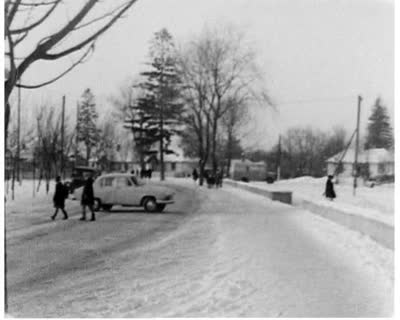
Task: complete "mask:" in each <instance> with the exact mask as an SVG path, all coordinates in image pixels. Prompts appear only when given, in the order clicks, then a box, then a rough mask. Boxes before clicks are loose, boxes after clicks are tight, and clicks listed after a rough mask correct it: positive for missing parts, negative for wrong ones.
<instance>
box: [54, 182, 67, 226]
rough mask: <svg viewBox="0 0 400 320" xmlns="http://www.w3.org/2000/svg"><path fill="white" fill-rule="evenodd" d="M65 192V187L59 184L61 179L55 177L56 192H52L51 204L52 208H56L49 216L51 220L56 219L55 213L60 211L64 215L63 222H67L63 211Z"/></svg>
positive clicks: (65, 213)
mask: <svg viewBox="0 0 400 320" xmlns="http://www.w3.org/2000/svg"><path fill="white" fill-rule="evenodd" d="M67 192H68V191H67V189H66V187H65V186H64V185H63V184H62V182H61V177H60V176H57V177H56V191H55V192H54V196H53V203H54V208H56V211H55V212H54V214H53V215H52V216H51V219H52V220H54V219H55V218H56V216H57V213H58V209H60V210H61V211H62V212H63V214H64V218H63V220H67V219H68V214H67V212H66V211H65V209H64V207H65V198H66V197H67V196H68V193H67Z"/></svg>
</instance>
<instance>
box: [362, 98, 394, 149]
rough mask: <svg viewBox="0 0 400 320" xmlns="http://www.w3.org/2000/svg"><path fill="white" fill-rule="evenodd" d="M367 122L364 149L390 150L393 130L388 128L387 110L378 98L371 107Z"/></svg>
mask: <svg viewBox="0 0 400 320" xmlns="http://www.w3.org/2000/svg"><path fill="white" fill-rule="evenodd" d="M368 120H369V123H368V128H367V130H368V133H367V138H366V142H365V148H366V149H371V148H385V149H390V148H392V147H393V130H392V127H391V126H390V118H389V116H388V114H387V109H386V107H385V106H383V105H382V103H381V99H380V98H378V99H376V101H375V104H374V106H373V107H372V114H371V116H370V117H369V119H368Z"/></svg>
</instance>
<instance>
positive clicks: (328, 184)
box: [324, 175, 336, 201]
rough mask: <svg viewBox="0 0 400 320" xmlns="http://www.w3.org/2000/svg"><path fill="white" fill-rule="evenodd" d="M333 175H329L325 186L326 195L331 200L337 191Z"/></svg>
mask: <svg viewBox="0 0 400 320" xmlns="http://www.w3.org/2000/svg"><path fill="white" fill-rule="evenodd" d="M332 179H333V176H332V175H329V176H328V180H327V181H326V186H325V192H324V195H325V197H327V198H328V199H330V200H331V201H332V200H333V199H334V198H336V193H335V190H334V188H333V182H332Z"/></svg>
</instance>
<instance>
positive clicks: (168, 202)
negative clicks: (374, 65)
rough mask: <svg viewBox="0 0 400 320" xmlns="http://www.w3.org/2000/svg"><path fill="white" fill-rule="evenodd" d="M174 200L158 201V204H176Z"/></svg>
mask: <svg viewBox="0 0 400 320" xmlns="http://www.w3.org/2000/svg"><path fill="white" fill-rule="evenodd" d="M174 202H175V201H174V200H156V203H157V204H171V203H174Z"/></svg>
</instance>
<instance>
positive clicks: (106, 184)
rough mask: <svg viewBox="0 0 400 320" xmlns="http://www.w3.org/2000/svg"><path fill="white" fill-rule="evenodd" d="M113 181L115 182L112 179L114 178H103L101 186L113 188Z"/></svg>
mask: <svg viewBox="0 0 400 320" xmlns="http://www.w3.org/2000/svg"><path fill="white" fill-rule="evenodd" d="M113 180H114V178H112V177H108V178H103V179H101V181H100V186H102V187H111V186H112V185H113Z"/></svg>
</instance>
